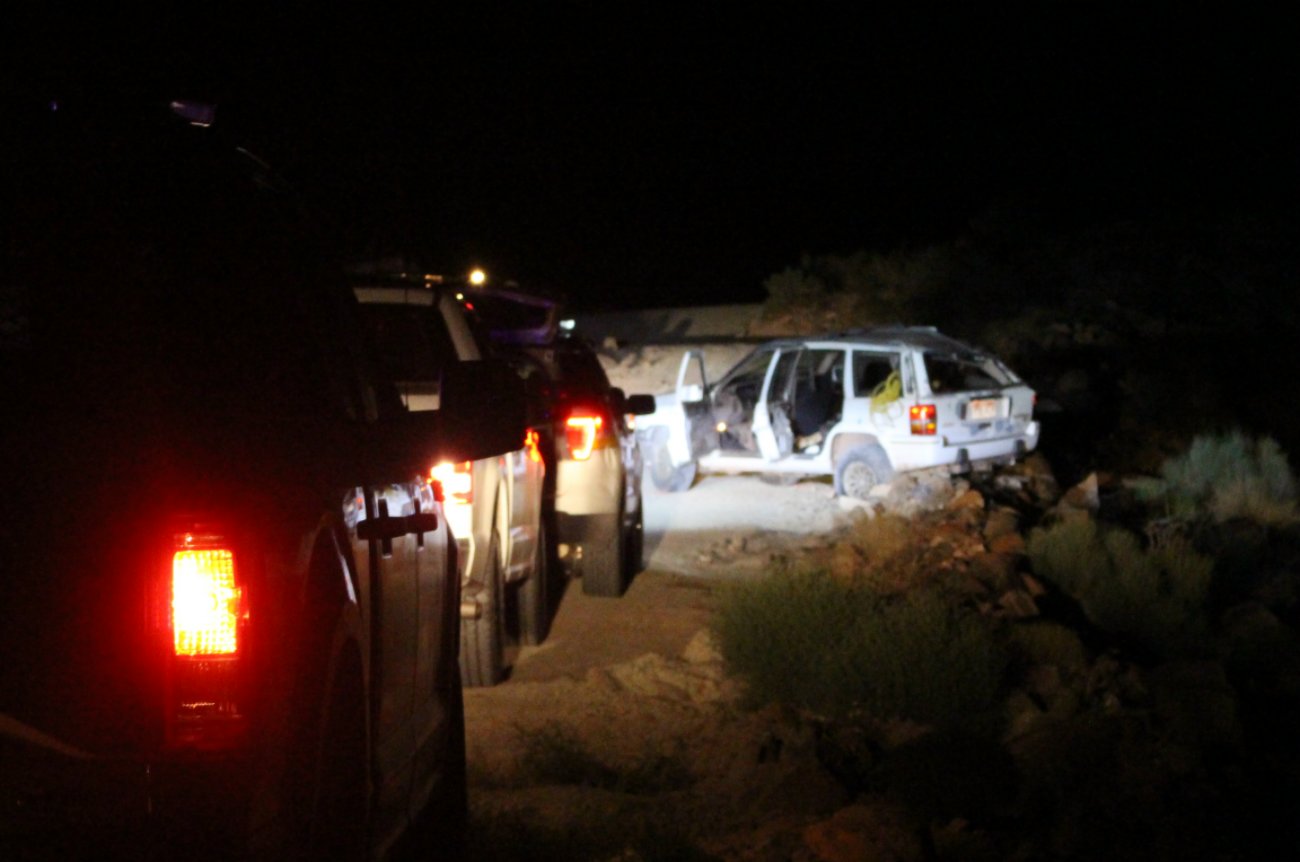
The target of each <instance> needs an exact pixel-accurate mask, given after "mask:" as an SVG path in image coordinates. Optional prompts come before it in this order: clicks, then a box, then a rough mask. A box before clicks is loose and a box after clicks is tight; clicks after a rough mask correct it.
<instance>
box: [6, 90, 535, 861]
mask: <svg viewBox="0 0 1300 862" xmlns="http://www.w3.org/2000/svg"><path fill="white" fill-rule="evenodd" d="M184 107H185V106H178V108H181V109H183V108H184ZM59 108H60V109H59V110H58V111H57V112H52V111H47V112H46V113H45V114H44V115H43V116H39V115H38V116H21V117H18V118H12V117H11V118H9V119H10V120H11V121H10V122H5V123H3V124H0V138H2V139H3V141H2V145H0V160H2V161H3V174H4V176H5V177H6V184H7V192H8V193H7V197H6V216H7V218H6V222H5V227H4V229H3V232H4V240H5V241H4V242H3V244H0V391H3V393H4V397H5V420H4V422H3V423H0V475H3V476H4V477H5V481H6V483H7V488H8V493H6V494H5V495H4V496H3V500H2V501H0V573H2V577H3V585H4V592H3V598H0V858H6V859H18V858H25V857H30V856H33V855H35V856H38V857H40V858H45V857H47V856H48V858H60V859H63V858H83V857H85V858H95V859H102V858H158V859H177V858H191V857H200V858H244V857H251V858H267V859H284V858H290V857H292V858H378V857H382V856H384V855H385V854H386V853H388V852H389V850H390V849H391V848H393V847H394V846H395V845H396V843H397V842H398V841H399V839H401V838H402V837H403V836H407V837H409V838H412V839H418V840H422V841H433V840H434V839H435V838H437V836H438V834H439V833H440V832H441V833H442V838H441V840H443V841H454V840H455V837H456V835H457V834H458V831H459V829H460V828H461V827H463V823H464V818H465V810H466V805H465V802H466V800H465V789H466V788H465V741H464V718H463V709H462V694H461V684H460V673H459V668H458V666H457V663H456V653H457V646H458V640H457V639H458V635H459V621H460V613H459V609H460V580H459V577H458V572H457V566H456V549H455V544H454V543H453V542H452V539H451V535H450V531H449V529H448V519H447V516H446V512H445V510H444V507H443V505H442V504H441V503H439V502H438V501H437V500H436V498H435V496H434V493H433V489H432V487H431V486H430V485H429V484H428V482H427V481H425V480H424V479H423V477H424V476H427V474H428V469H429V466H430V465H431V464H433V463H435V462H437V461H440V460H444V459H451V460H472V459H477V458H482V457H486V456H488V455H490V454H492V453H495V452H502V451H505V450H507V449H509V448H513V447H515V446H517V445H518V440H519V439H520V437H521V435H522V434H523V426H522V421H521V418H520V417H519V416H518V415H517V412H518V411H517V405H516V404H514V403H511V402H509V401H506V400H502V399H497V398H494V397H492V393H493V391H494V390H493V388H492V387H493V386H494V385H495V381H496V379H497V378H498V377H499V376H500V375H498V374H493V373H489V371H490V370H485V369H478V368H474V367H464V368H454V369H448V372H447V374H446V375H445V376H444V378H443V381H442V384H443V385H442V409H441V411H439V413H437V414H420V413H408V412H406V411H405V410H403V409H402V407H401V404H400V402H399V401H398V399H397V396H396V394H395V393H394V392H393V391H392V390H391V388H390V387H388V386H386V385H385V383H384V381H383V380H382V379H381V378H380V377H379V376H378V375H377V374H376V373H375V368H374V365H373V362H372V360H371V358H370V357H369V356H368V355H367V353H366V351H365V349H364V345H363V340H362V338H361V329H360V325H359V323H358V321H357V319H356V316H357V306H356V302H355V299H354V298H353V296H352V294H351V291H350V290H349V289H348V285H347V283H346V281H345V280H344V278H343V276H342V272H341V270H340V269H338V268H336V267H334V266H333V265H332V264H331V262H330V260H329V258H328V256H327V252H328V251H329V249H330V244H328V243H325V242H320V241H317V239H316V237H317V234H316V231H315V229H314V228H313V226H312V225H311V224H310V223H309V222H308V221H307V220H306V219H305V218H304V217H303V215H302V213H301V211H300V208H299V207H298V206H297V205H296V204H295V200H294V198H293V196H292V195H291V194H289V193H288V192H287V191H285V190H284V187H283V183H282V182H281V181H280V180H278V179H277V178H276V177H275V175H274V174H273V173H272V172H271V171H270V170H269V169H268V168H267V167H266V166H265V165H264V164H263V163H262V162H260V161H259V160H257V159H255V158H253V157H251V156H249V155H248V154H247V153H246V152H245V151H244V150H241V149H239V148H238V147H237V146H236V145H235V144H234V143H233V142H232V141H231V140H229V139H228V138H227V137H226V136H225V134H224V132H223V130H222V129H221V128H220V126H219V125H218V126H214V127H212V128H202V127H201V126H202V125H204V124H202V123H196V122H194V121H193V120H191V122H188V123H187V122H185V121H184V120H183V119H176V118H174V117H169V116H167V115H166V112H165V111H164V112H163V116H154V115H153V114H151V113H149V112H147V111H146V112H143V114H142V116H141V117H139V118H135V117H131V116H125V115H123V114H122V113H120V112H119V113H118V114H116V115H114V116H108V117H98V116H90V115H86V114H79V112H78V110H77V106H76V105H67V104H63V105H60V106H59ZM180 112H181V113H182V114H183V113H185V112H184V111H183V110H181V111H180ZM137 120H138V121H137Z"/></svg>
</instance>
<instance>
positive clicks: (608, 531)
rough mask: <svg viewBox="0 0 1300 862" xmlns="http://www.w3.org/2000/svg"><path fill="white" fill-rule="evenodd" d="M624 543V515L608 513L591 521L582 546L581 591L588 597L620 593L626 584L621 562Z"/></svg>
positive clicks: (623, 567) (624, 567)
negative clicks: (594, 521) (591, 526)
mask: <svg viewBox="0 0 1300 862" xmlns="http://www.w3.org/2000/svg"><path fill="white" fill-rule="evenodd" d="M626 548H627V543H626V542H625V541H624V537H623V515H622V514H621V513H619V514H614V515H610V516H609V517H607V518H604V519H602V520H600V521H599V522H596V524H593V529H592V530H591V531H590V532H589V533H588V535H587V541H585V542H584V543H583V546H582V591H583V592H584V593H586V594H587V595H589V596H609V597H613V598H617V597H618V596H621V595H623V590H624V588H625V587H626V584H627V582H626V579H625V578H624V574H625V572H626V570H627V563H626V562H625V561H624V557H625V551H626Z"/></svg>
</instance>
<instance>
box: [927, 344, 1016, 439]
mask: <svg viewBox="0 0 1300 862" xmlns="http://www.w3.org/2000/svg"><path fill="white" fill-rule="evenodd" d="M921 365H922V371H923V373H924V382H923V383H922V387H923V388H922V397H923V399H924V400H926V401H927V402H929V403H932V404H933V405H934V408H935V421H936V423H937V425H938V430H939V433H941V434H942V435H943V437H944V438H945V441H946V442H947V444H948V445H949V446H967V445H971V444H976V443H985V442H992V441H995V440H999V439H1002V438H1006V437H1012V436H1015V435H1019V434H1024V433H1025V432H1026V426H1027V425H1028V422H1029V416H1030V415H1031V413H1032V408H1033V397H1034V395H1033V390H1031V389H1030V388H1029V387H1028V386H1027V385H1025V384H1024V383H1023V382H1021V380H1020V378H1018V377H1016V375H1015V374H1014V373H1012V372H1011V370H1010V369H1008V368H1007V367H1006V366H1005V365H1003V364H1002V363H1001V362H999V361H998V360H997V359H995V358H993V357H991V356H986V355H984V354H980V353H975V352H957V351H953V352H943V351H934V350H928V351H925V352H924V353H923V354H922V355H921Z"/></svg>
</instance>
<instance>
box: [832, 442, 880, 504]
mask: <svg viewBox="0 0 1300 862" xmlns="http://www.w3.org/2000/svg"><path fill="white" fill-rule="evenodd" d="M893 475H894V470H893V468H892V467H890V465H889V456H888V455H886V454H885V450H883V449H881V448H880V447H879V446H859V447H858V448H856V449H851V450H849V451H848V452H846V453H844V455H842V456H841V457H840V459H839V460H838V461H836V462H835V493H836V494H838V495H840V496H842V497H853V498H854V499H857V500H865V499H867V497H868V496H870V494H871V489H872V488H874V487H876V486H877V485H879V484H881V483H882V482H888V481H889V480H890V478H892V477H893Z"/></svg>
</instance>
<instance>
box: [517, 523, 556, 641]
mask: <svg viewBox="0 0 1300 862" xmlns="http://www.w3.org/2000/svg"><path fill="white" fill-rule="evenodd" d="M549 559H550V551H549V550H548V549H547V547H546V526H545V525H543V524H539V525H538V530H537V548H536V549H535V550H534V551H533V571H532V574H530V575H529V576H528V578H527V579H526V580H524V581H523V582H522V583H521V584H520V585H519V642H520V643H522V644H524V645H525V646H536V645H537V644H539V643H541V642H542V641H544V640H546V635H547V634H548V633H549V631H550V627H551V626H550V623H551V608H550V605H549V603H548V598H549V596H550V590H549V589H548V587H549V586H550V585H549V584H548V583H547V580H548V579H549V578H550V576H551V573H550V567H549V566H548V565H547V560H549Z"/></svg>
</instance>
